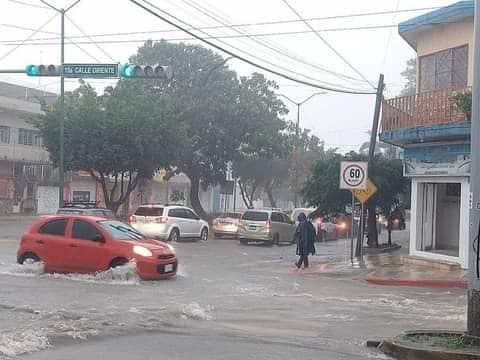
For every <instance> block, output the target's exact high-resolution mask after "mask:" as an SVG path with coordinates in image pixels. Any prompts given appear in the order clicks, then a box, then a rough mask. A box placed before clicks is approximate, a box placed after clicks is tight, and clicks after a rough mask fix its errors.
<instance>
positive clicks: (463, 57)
mask: <svg viewBox="0 0 480 360" xmlns="http://www.w3.org/2000/svg"><path fill="white" fill-rule="evenodd" d="M419 62H420V67H419V70H420V71H419V73H420V82H419V84H420V85H419V90H420V92H425V91H432V90H438V89H446V88H460V87H464V86H466V85H467V77H468V75H467V71H468V46H466V45H465V46H461V47H457V48H452V49H447V50H443V51H439V52H436V53H434V54H430V55H425V56H422V57H420V59H419Z"/></svg>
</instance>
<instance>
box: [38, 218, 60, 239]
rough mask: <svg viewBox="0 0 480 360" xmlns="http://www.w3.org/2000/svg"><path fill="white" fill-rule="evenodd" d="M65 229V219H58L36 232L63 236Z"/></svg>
mask: <svg viewBox="0 0 480 360" xmlns="http://www.w3.org/2000/svg"><path fill="white" fill-rule="evenodd" d="M66 227H67V219H58V220H53V221H50V222H48V223H46V224H45V225H43V226H42V227H41V228H40V230H39V231H38V232H39V233H40V234H48V235H59V236H64V235H65V228H66Z"/></svg>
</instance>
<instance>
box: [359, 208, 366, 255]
mask: <svg viewBox="0 0 480 360" xmlns="http://www.w3.org/2000/svg"><path fill="white" fill-rule="evenodd" d="M364 212H365V204H364V203H363V202H362V226H361V230H360V231H361V233H360V263H361V264H363V235H364V233H365V230H364V229H365V214H364Z"/></svg>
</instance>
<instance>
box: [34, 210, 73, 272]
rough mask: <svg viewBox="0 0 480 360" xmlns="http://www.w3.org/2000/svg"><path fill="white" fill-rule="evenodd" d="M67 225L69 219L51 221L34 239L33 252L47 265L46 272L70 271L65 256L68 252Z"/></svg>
mask: <svg viewBox="0 0 480 360" xmlns="http://www.w3.org/2000/svg"><path fill="white" fill-rule="evenodd" d="M67 224H68V220H67V219H55V220H52V221H49V222H47V223H45V224H44V225H42V226H41V227H40V229H39V230H38V234H36V236H35V239H33V241H34V243H33V246H34V248H33V249H32V250H33V251H34V252H35V253H36V254H37V255H38V256H39V257H40V259H41V260H42V261H43V262H44V263H45V270H46V271H59V272H62V271H69V266H68V264H69V262H68V259H66V256H65V254H66V253H67V250H68V241H67V237H66V232H67Z"/></svg>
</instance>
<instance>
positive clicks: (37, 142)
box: [18, 129, 42, 146]
mask: <svg viewBox="0 0 480 360" xmlns="http://www.w3.org/2000/svg"><path fill="white" fill-rule="evenodd" d="M18 143H19V144H22V145H29V146H42V138H41V136H40V132H39V131H37V130H30V129H18Z"/></svg>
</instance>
